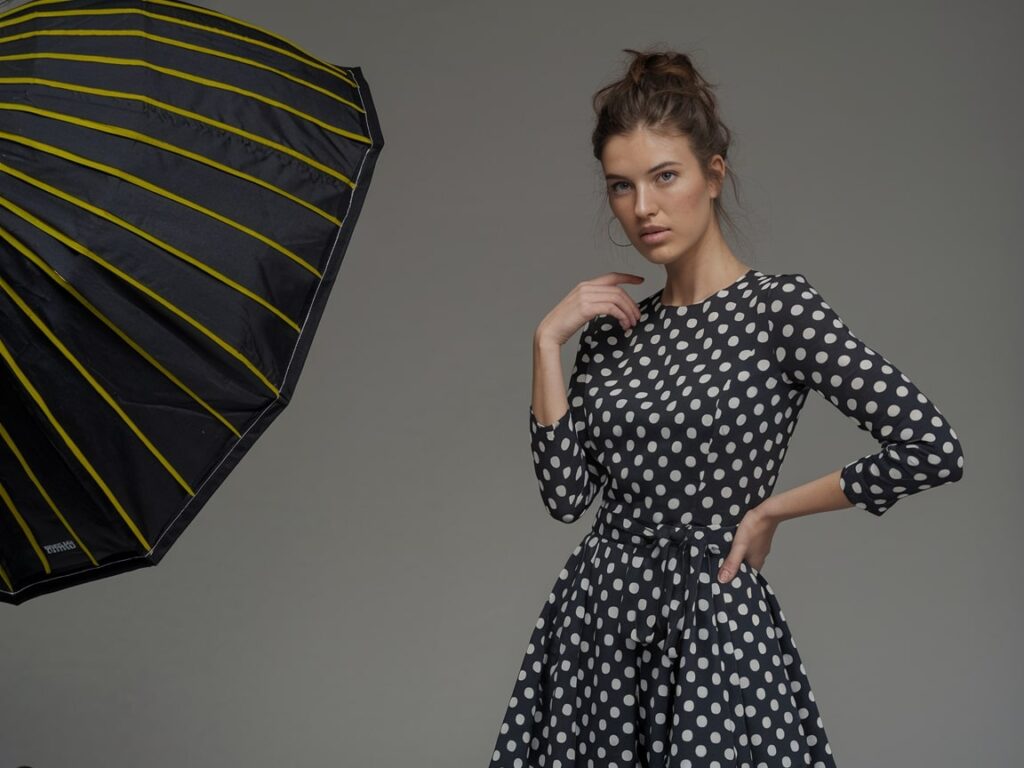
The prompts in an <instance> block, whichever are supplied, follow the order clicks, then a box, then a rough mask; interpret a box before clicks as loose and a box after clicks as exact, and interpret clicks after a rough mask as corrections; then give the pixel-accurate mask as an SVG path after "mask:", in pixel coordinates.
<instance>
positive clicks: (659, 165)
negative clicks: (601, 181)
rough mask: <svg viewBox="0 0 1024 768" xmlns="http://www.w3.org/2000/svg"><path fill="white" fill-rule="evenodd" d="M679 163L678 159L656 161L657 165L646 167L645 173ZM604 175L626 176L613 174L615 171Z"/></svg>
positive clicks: (607, 177)
mask: <svg viewBox="0 0 1024 768" xmlns="http://www.w3.org/2000/svg"><path fill="white" fill-rule="evenodd" d="M679 164H680V163H679V162H678V161H676V160H666V161H664V162H662V163H658V164H657V165H655V166H653V167H651V168H648V169H647V173H654V172H655V171H660V170H661V169H662V168H665V167H667V166H670V165H679ZM604 177H605V178H606V179H625V178H626V177H625V176H619V175H618V174H615V173H606V174H605V175H604Z"/></svg>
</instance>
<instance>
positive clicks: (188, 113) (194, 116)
mask: <svg viewBox="0 0 1024 768" xmlns="http://www.w3.org/2000/svg"><path fill="white" fill-rule="evenodd" d="M9 58H11V57H10V56H0V60H4V59H9ZM0 83H25V84H31V85H46V86H50V87H51V88H58V89H62V90H65V91H73V92H78V93H92V94H95V95H97V96H110V97H112V98H115V99H126V100H128V101H141V102H143V103H145V104H151V105H153V106H154V107H156V108H157V109H163V110H165V111H167V112H171V113H173V114H176V115H181V116H182V117H187V118H189V119H190V120H195V121H197V122H200V123H205V124H207V125H212V126H213V127H214V128H219V129H220V130H222V131H226V132H228V133H234V134H236V135H238V136H241V137H243V138H245V139H248V140H249V141H252V142H255V143H257V144H262V145H264V146H266V147H270V148H271V149H275V150H277V151H278V152H281V153H283V154H286V155H288V156H290V157H294V158H295V159H296V160H299V161H301V162H303V163H305V164H306V165H309V166H311V167H313V168H316V169H317V170H319V171H322V172H323V173H325V174H327V175H328V176H331V177H332V178H335V179H338V180H339V181H341V182H343V183H345V184H347V185H348V186H349V187H350V188H352V189H354V188H355V184H354V183H353V182H352V180H351V179H349V178H348V176H346V175H345V174H343V173H341V172H340V171H336V170H334V169H333V168H331V167H330V166H329V165H325V164H323V163H321V162H320V161H319V160H315V159H314V158H312V157H310V156H309V155H306V154H303V153H302V152H299V151H298V150H297V149H292V148H291V147H289V146H287V145H285V144H282V143H280V142H278V141H274V140H272V139H267V138H264V137H263V136H260V135H259V134H256V133H253V132H251V131H247V130H245V129H244V128H237V127H235V126H233V125H231V124H230V123H225V122H223V121H221V120H214V119H213V118H212V117H207V116H206V115H201V114H199V113H198V112H193V111H192V110H190V109H183V108H182V107H176V106H174V105H173V104H168V103H167V102H166V101H160V100H159V99H153V98H150V97H149V96H146V95H144V94H138V93H128V92H126V91H112V90H110V89H108V88H92V87H90V86H87V85H81V84H79V83H69V82H66V81H64V80H49V79H46V78H42V77H0ZM364 138H365V137H364ZM367 141H368V140H367Z"/></svg>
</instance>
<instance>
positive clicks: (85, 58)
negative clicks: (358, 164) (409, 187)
mask: <svg viewBox="0 0 1024 768" xmlns="http://www.w3.org/2000/svg"><path fill="white" fill-rule="evenodd" d="M36 59H57V60H58V61H77V62H92V63H98V64H109V65H111V66H115V67H144V68H145V69H152V70H155V71H156V72H160V73H161V74H164V75H169V76H171V77H176V78H178V79H179V80H186V81H188V82H192V83H195V84H196V85H201V86H206V87H207V88H216V89H218V90H221V91H230V92H231V93H237V94H238V95H240V96H245V97H246V98H249V99H253V100H255V101H259V102H261V103H263V104H267V105H269V106H271V107H275V108H276V109H280V110H283V111H284V112H288V113H290V114H292V115H295V116H296V117H300V118H302V119H303V120H305V121H307V122H310V123H312V124H313V125H315V126H317V127H318V128H321V129H323V130H325V131H327V132H329V133H333V134H335V135H337V136H341V137H343V138H346V139H352V140H353V141H360V142H362V143H364V144H369V143H370V138H369V137H368V136H364V135H363V134H361V133H353V132H352V131H347V130H345V129H344V128H338V127H337V126H334V125H331V124H330V123H328V122H327V121H326V120H321V119H320V118H319V117H315V116H314V115H311V114H309V113H308V112H303V111H302V110H301V109H296V108H295V107H293V106H291V105H290V104H285V103H284V102H283V101H278V100H277V99H272V98H270V97H269V96H261V95H260V94H258V93H256V91H250V90H249V89H248V88H240V87H239V86H237V85H231V84H230V83H225V82H223V81H221V80H211V79H210V78H208V77H202V76H201V75H193V74H190V73H188V72H185V71H184V70H181V69H174V68H172V67H164V66H161V65H159V64H153V63H151V62H148V61H146V60H145V59H125V58H122V57H120V56H100V55H97V54H91V53H56V52H52V51H44V52H42V53H10V54H7V55H6V56H0V61H22V60H29V61H32V60H36ZM76 87H79V86H77V84H76ZM324 167H327V166H324ZM332 175H337V176H338V178H340V179H342V180H343V181H345V182H346V183H347V184H348V185H349V186H351V185H352V182H351V181H350V180H349V179H348V177H347V176H344V175H343V174H338V172H337V171H332Z"/></svg>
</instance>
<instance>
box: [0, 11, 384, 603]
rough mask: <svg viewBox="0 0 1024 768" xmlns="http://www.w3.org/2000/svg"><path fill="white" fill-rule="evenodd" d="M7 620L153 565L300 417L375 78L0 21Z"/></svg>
mask: <svg viewBox="0 0 1024 768" xmlns="http://www.w3.org/2000/svg"><path fill="white" fill-rule="evenodd" d="M5 7H6V8H7V9H8V10H6V11H4V12H2V13H0V601H4V602H8V603H13V604H19V603H22V602H24V601H25V600H27V599H29V598H32V597H35V596H38V595H41V594H45V593H49V592H53V591H55V590H58V589H63V588H66V587H69V586H71V585H75V584H80V583H82V582H86V581H91V580H95V579H100V578H103V577H106V576H111V575H113V574H116V573H121V572H124V571H129V570H133V569H136V568H140V567H144V566H150V565H155V564H156V563H158V562H159V561H160V559H161V558H162V557H163V555H164V554H165V553H166V552H167V550H168V549H169V548H170V547H171V545H172V544H173V543H174V541H175V540H176V539H177V538H178V536H180V535H181V533H182V532H183V531H184V529H185V528H186V526H188V524H189V523H190V522H191V521H192V520H193V519H194V518H195V516H196V514H197V513H198V512H199V510H200V508H201V507H202V506H203V504H204V503H205V502H206V501H207V500H208V499H209V498H210V495H211V494H212V493H213V492H214V491H215V490H216V488H217V487H218V486H219V485H220V484H221V482H223V480H224V479H225V477H226V476H227V475H228V473H229V472H231V470H232V469H233V468H234V466H235V465H236V464H237V463H238V462H239V460H240V459H241V458H242V457H243V456H244V455H245V453H246V452H247V451H248V450H249V448H251V447H252V445H253V443H254V442H255V440H256V439H257V438H259V436H260V435H261V434H262V433H263V431H264V430H265V429H266V428H267V426H268V425H269V424H270V423H271V421H273V419H274V418H275V417H276V416H277V415H278V414H279V413H280V412H281V410H282V409H283V408H284V407H285V405H286V404H287V403H288V401H289V399H290V398H291V396H292V393H293V391H294V389H295V385H296V381H297V379H298V377H299V374H300V372H301V370H302V367H303V364H304V362H305V359H306V355H307V353H308V351H309V347H310V344H311V342H312V340H313V335H314V333H315V331H316V328H317V324H318V322H319V320H320V317H321V314H322V313H323V310H324V305H325V302H326V301H327V298H328V294H329V293H330V290H331V287H332V285H333V283H334V280H335V277H336V275H337V273H338V268H339V267H340V265H341V261H342V258H343V256H344V254H345V251H346V248H347V246H348V243H349V240H350V238H351V236H352V230H353V227H354V225H355V222H356V218H357V217H358V215H359V212H360V209H361V207H362V204H363V201H364V198H365V196H366V192H367V186H368V185H369V183H370V177H371V175H372V172H373V168H374V164H375V162H376V159H377V156H378V154H379V153H380V151H381V148H382V146H383V140H382V137H381V131H380V126H379V124H378V119H377V115H376V112H375V110H374V106H373V102H372V100H371V98H370V92H369V89H368V88H367V84H366V81H365V80H364V78H363V75H362V72H361V70H360V68H359V67H343V66H339V65H335V64H329V63H325V62H323V61H321V60H318V59H317V58H315V57H314V56H312V55H310V54H309V53H307V52H305V51H303V50H302V49H300V48H299V47H297V46H296V45H295V44H294V43H291V42H289V41H287V40H285V39H283V38H281V37H280V36H278V35H276V34H273V33H272V32H269V31H267V30H264V29H261V28H259V27H256V26H254V25H252V24H248V23H246V22H244V21H240V20H238V19H235V18H232V17H229V16H225V15H224V14H222V13H217V12H215V11H212V10H209V9H207V8H204V7H202V6H199V5H194V4H191V3H185V2H177V1H176V0H146V1H143V0H35V1H34V2H27V3H21V4H19V5H17V6H15V7H13V8H12V7H11V6H9V5H8V6H4V5H2V4H0V10H3V9H4V8H5Z"/></svg>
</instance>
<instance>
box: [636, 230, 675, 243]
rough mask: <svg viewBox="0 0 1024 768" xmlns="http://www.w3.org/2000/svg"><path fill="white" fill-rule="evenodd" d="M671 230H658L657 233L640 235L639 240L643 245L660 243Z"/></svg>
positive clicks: (666, 237)
mask: <svg viewBox="0 0 1024 768" xmlns="http://www.w3.org/2000/svg"><path fill="white" fill-rule="evenodd" d="M670 231H671V230H668V229H659V230H658V231H657V232H650V233H648V234H646V235H640V239H641V240H643V241H644V242H645V243H660V242H661V241H662V240H667V239H668V236H669V233H670Z"/></svg>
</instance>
